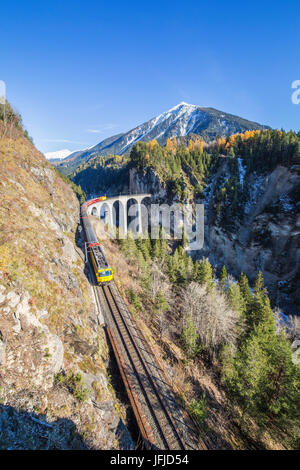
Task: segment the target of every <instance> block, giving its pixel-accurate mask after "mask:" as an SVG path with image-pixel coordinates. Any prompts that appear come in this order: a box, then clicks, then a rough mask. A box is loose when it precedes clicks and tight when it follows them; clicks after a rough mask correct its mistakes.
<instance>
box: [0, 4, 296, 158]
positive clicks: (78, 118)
mask: <svg viewBox="0 0 300 470" xmlns="http://www.w3.org/2000/svg"><path fill="white" fill-rule="evenodd" d="M279 3H280V4H281V6H280V4H279ZM299 13H300V4H299V2H298V1H293V0H292V1H287V2H284V3H282V2H272V1H269V0H263V1H256V0H253V1H251V2H240V1H230V0H228V1H227V2H224V1H222V2H221V1H206V2H202V1H196V0H195V1H190V0H185V1H184V2H183V1H177V0H172V1H170V0H160V1H157V0H154V1H152V2H151V3H148V2H147V3H146V2H142V1H139V2H137V1H127V2H125V1H112V2H108V1H107V2H102V1H93V0H92V1H91V0H90V1H68V0H66V1H63V2H59V1H56V0H52V1H51V2H47V1H44V2H40V1H30V0H28V1H26V2H24V1H18V0H16V1H14V2H5V4H4V2H2V4H1V7H0V44H1V61H0V80H4V81H5V83H6V87H7V98H8V100H9V101H10V102H11V103H12V104H13V106H14V107H16V108H17V110H18V111H20V112H21V114H22V116H23V120H24V123H25V126H26V127H27V129H28V131H29V133H30V135H32V137H33V138H34V141H35V144H36V146H37V147H38V148H39V149H40V150H42V151H44V152H46V151H55V150H59V149H62V148H68V149H70V150H76V149H80V148H84V147H88V146H91V145H94V144H96V143H98V142H100V141H101V140H103V139H104V138H105V137H108V136H110V135H113V134H117V133H119V132H123V131H127V130H129V129H131V128H132V127H134V126H135V125H137V124H140V123H141V122H144V121H146V120H148V119H150V118H151V117H153V116H155V115H157V114H159V113H161V112H163V111H165V110H166V109H168V108H170V107H172V106H174V105H176V104H177V103H179V102H181V101H186V102H188V103H192V104H198V105H200V106H212V107H214V108H217V109H220V110H223V111H226V112H230V113H232V114H237V115H239V116H242V117H244V118H247V119H250V120H254V121H258V122H261V123H264V124H268V125H270V126H272V127H278V128H281V127H283V128H284V129H291V128H292V129H294V130H297V131H298V130H299V129H300V104H299V105H294V104H292V101H291V94H292V89H291V84H292V82H293V81H294V80H300V57H299V56H300V29H299Z"/></svg>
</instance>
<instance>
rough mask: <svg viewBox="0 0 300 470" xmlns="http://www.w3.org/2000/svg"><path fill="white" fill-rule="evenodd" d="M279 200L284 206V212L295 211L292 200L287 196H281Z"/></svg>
mask: <svg viewBox="0 0 300 470" xmlns="http://www.w3.org/2000/svg"><path fill="white" fill-rule="evenodd" d="M279 200H280V202H281V204H282V208H283V210H284V212H291V211H292V210H293V209H294V206H293V204H292V202H291V199H290V198H289V196H288V195H287V194H283V195H282V196H280V199H279Z"/></svg>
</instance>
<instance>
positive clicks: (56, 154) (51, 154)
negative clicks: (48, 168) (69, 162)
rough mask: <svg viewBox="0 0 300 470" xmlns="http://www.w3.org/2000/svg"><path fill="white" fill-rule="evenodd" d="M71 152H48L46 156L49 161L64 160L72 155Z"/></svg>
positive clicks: (65, 150) (64, 150) (66, 150)
mask: <svg viewBox="0 0 300 470" xmlns="http://www.w3.org/2000/svg"><path fill="white" fill-rule="evenodd" d="M71 153H73V152H71V151H70V150H68V149H63V150H57V151H56V152H46V153H45V154H44V155H45V157H46V158H47V160H54V159H63V158H67V157H68V156H69V155H71Z"/></svg>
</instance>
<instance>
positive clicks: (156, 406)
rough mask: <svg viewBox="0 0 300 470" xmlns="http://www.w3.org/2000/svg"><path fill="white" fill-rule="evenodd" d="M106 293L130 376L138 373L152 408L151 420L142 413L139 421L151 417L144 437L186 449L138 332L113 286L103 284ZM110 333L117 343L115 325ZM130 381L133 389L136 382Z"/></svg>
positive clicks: (170, 447) (113, 340)
mask: <svg viewBox="0 0 300 470" xmlns="http://www.w3.org/2000/svg"><path fill="white" fill-rule="evenodd" d="M103 293H104V296H105V299H106V302H107V304H108V306H109V309H110V312H111V316H112V319H113V322H114V324H115V327H116V330H117V334H118V335H119V339H121V341H122V346H123V349H124V350H125V353H126V357H127V358H128V363H127V364H125V367H126V372H127V377H128V376H129V377H130V372H131V373H134V374H135V376H136V378H137V380H138V383H139V388H140V390H141V392H142V393H143V395H144V402H146V404H147V407H148V410H149V412H150V413H148V416H149V417H150V419H149V417H148V420H146V417H141V416H139V421H143V422H144V423H145V421H147V423H146V429H145V431H146V432H143V433H142V434H144V436H143V437H144V439H145V438H146V441H147V442H148V443H149V444H150V445H152V446H153V447H159V448H163V449H167V450H168V449H179V450H184V449H185V444H184V442H183V441H182V439H181V437H180V435H179V432H178V431H177V428H176V425H175V423H174V420H173V418H172V416H171V414H170V412H169V410H168V409H167V405H166V404H165V403H164V400H163V398H162V397H161V395H160V391H159V390H158V387H157V385H156V383H155V381H154V379H153V377H152V374H151V371H150V370H149V365H148V364H147V362H146V361H145V359H144V358H143V356H142V354H141V351H140V349H139V347H138V345H137V343H136V340H135V338H134V334H133V332H132V331H131V328H130V327H129V326H128V324H127V321H126V318H125V317H124V314H123V312H122V310H121V308H120V306H119V303H118V301H117V300H116V298H115V296H114V293H113V292H112V287H111V286H105V287H103ZM108 334H109V336H110V338H111V341H112V343H114V344H113V346H114V347H116V346H117V339H116V338H114V337H113V336H114V334H113V333H112V331H111V329H108ZM123 359H124V357H123ZM128 385H129V386H130V389H131V390H132V388H133V387H132V384H128ZM133 398H134V397H133ZM135 407H136V402H135ZM138 411H139V410H138ZM144 416H145V415H144ZM148 421H150V422H148ZM147 425H148V426H149V430H150V429H151V430H152V429H153V431H154V432H152V433H151V434H150V433H149V430H148V429H147V427H148V426H147ZM151 441H152V442H151ZM153 441H154V442H153Z"/></svg>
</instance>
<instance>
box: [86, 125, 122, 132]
mask: <svg viewBox="0 0 300 470" xmlns="http://www.w3.org/2000/svg"><path fill="white" fill-rule="evenodd" d="M116 127H118V126H117V125H116V124H103V125H102V126H98V127H97V128H96V129H95V128H94V129H87V130H86V132H89V133H90V134H103V132H106V131H111V130H113V129H115V128H116Z"/></svg>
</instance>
